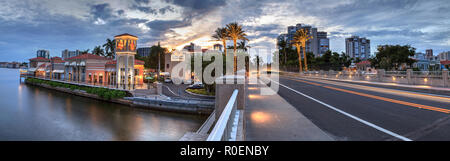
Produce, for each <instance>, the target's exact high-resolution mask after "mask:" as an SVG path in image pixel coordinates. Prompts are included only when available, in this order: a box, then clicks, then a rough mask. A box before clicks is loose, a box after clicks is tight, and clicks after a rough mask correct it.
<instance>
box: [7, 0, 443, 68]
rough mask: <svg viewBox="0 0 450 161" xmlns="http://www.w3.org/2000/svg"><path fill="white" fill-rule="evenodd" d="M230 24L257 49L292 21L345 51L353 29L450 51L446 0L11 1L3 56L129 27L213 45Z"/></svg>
mask: <svg viewBox="0 0 450 161" xmlns="http://www.w3.org/2000/svg"><path fill="white" fill-rule="evenodd" d="M230 22H238V23H240V24H242V25H243V26H244V29H245V30H246V32H247V35H248V38H249V39H250V42H249V43H250V44H249V45H250V46H252V47H260V46H263V47H275V43H276V37H277V36H278V35H279V34H280V33H284V32H286V30H287V26H290V25H295V24H297V23H302V24H308V25H312V26H314V27H317V28H318V29H319V30H322V31H327V32H328V36H329V38H330V41H331V42H330V43H331V44H330V46H331V49H332V50H333V51H337V52H341V51H344V50H345V44H344V39H345V37H349V36H351V35H358V36H363V37H367V38H369V39H370V40H371V46H372V53H373V52H374V51H375V50H376V46H377V45H381V44H410V45H412V46H413V47H415V48H417V50H418V51H422V52H423V51H424V50H425V49H428V48H432V49H434V50H435V53H439V52H442V51H448V50H450V36H449V35H450V28H449V27H448V26H450V3H448V2H447V1H446V0H427V1H423V0H364V1H361V0H340V1H336V0H319V1H317V0H278V1H270V0H249V1H247V0H246V1H243V0H95V1H92V0H68V1H60V0H40V1H34V0H21V1H16V0H3V1H0V31H2V34H1V36H0V61H25V60H26V59H28V58H30V57H33V56H34V55H35V54H34V53H35V52H36V50H38V49H48V50H50V52H51V55H52V56H60V55H61V51H62V50H64V49H70V50H75V49H81V50H84V49H92V48H94V46H96V45H101V44H103V43H104V42H105V39H106V38H112V37H113V36H114V35H117V34H121V33H131V34H134V35H137V36H139V44H138V46H150V45H153V44H156V43H157V42H158V41H160V42H161V44H162V45H165V46H167V47H170V48H175V47H177V46H183V45H184V44H187V43H189V42H195V43H198V44H200V45H203V46H210V45H211V44H213V43H216V42H214V41H212V40H211V34H212V33H213V32H214V30H215V29H216V28H217V27H223V26H225V25H226V24H227V23H230ZM230 44H231V42H230Z"/></svg>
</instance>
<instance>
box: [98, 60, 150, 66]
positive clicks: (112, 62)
mask: <svg viewBox="0 0 450 161" xmlns="http://www.w3.org/2000/svg"><path fill="white" fill-rule="evenodd" d="M116 64H117V61H115V60H111V61H109V62H106V65H116ZM134 64H135V65H144V64H145V62H144V61H142V60H138V59H134Z"/></svg>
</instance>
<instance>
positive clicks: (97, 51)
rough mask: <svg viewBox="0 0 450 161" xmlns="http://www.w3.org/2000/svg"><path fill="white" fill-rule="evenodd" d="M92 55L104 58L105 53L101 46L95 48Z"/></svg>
mask: <svg viewBox="0 0 450 161" xmlns="http://www.w3.org/2000/svg"><path fill="white" fill-rule="evenodd" d="M92 54H94V55H98V56H105V51H104V50H103V49H102V47H101V46H96V47H95V48H94V50H92Z"/></svg>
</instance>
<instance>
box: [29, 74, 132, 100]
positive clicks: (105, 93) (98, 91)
mask: <svg viewBox="0 0 450 161" xmlns="http://www.w3.org/2000/svg"><path fill="white" fill-rule="evenodd" d="M26 82H29V83H35V84H47V85H50V86H52V87H62V88H68V89H70V90H72V91H74V90H81V91H85V92H86V93H90V94H95V95H97V96H99V97H101V98H104V99H107V100H110V99H117V98H123V97H125V96H127V92H125V91H121V90H114V89H107V88H99V87H87V86H80V85H73V84H68V83H61V82H55V81H49V80H42V79H36V78H27V79H26Z"/></svg>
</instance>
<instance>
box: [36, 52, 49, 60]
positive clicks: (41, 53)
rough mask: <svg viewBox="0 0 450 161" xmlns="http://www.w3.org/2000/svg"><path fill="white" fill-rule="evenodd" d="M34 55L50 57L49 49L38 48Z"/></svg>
mask: <svg viewBox="0 0 450 161" xmlns="http://www.w3.org/2000/svg"><path fill="white" fill-rule="evenodd" d="M36 57H40V58H46V59H50V51H48V50H38V51H36Z"/></svg>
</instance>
